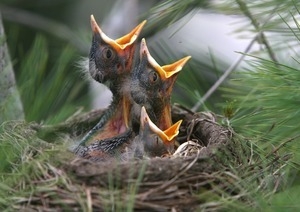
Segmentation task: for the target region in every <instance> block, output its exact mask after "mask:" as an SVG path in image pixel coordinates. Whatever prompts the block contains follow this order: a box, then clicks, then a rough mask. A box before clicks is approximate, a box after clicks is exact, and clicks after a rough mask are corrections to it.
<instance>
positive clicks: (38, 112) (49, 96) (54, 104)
mask: <svg viewBox="0 0 300 212" xmlns="http://www.w3.org/2000/svg"><path fill="white" fill-rule="evenodd" d="M49 54H50V51H49V50H48V45H47V41H46V39H45V38H44V37H42V36H37V37H36V39H35V41H34V43H33V45H32V47H31V49H30V50H29V52H28V53H27V54H26V55H24V58H22V60H21V61H20V66H19V67H20V70H19V73H20V74H19V77H18V84H19V90H20V93H21V97H22V101H23V105H24V110H25V115H26V120H27V121H45V122H46V123H58V122H60V121H63V120H65V119H66V118H67V117H69V116H70V115H71V114H73V113H74V112H75V111H76V110H77V107H79V106H87V104H86V103H85V102H87V101H86V100H87V99H88V95H86V94H84V93H85V92H86V91H85V90H86V88H85V83H83V82H82V81H81V82H80V80H81V79H80V77H81V76H80V73H79V71H78V70H77V67H75V62H74V60H75V59H76V56H75V51H74V50H73V49H72V48H71V47H70V46H66V47H65V48H64V49H63V50H62V52H61V53H59V54H58V55H56V62H55V63H54V66H53V67H49V64H48V63H49V57H50V55H49ZM81 96H82V97H81Z"/></svg>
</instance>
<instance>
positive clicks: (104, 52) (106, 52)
mask: <svg viewBox="0 0 300 212" xmlns="http://www.w3.org/2000/svg"><path fill="white" fill-rule="evenodd" d="M102 57H103V58H104V59H106V60H111V59H112V58H113V57H114V52H113V51H112V50H111V49H110V48H104V49H103V50H102Z"/></svg>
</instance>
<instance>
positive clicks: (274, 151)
mask: <svg viewBox="0 0 300 212" xmlns="http://www.w3.org/2000/svg"><path fill="white" fill-rule="evenodd" d="M299 137H300V134H298V135H295V136H294V137H292V138H289V139H287V140H286V141H284V142H282V143H281V144H279V145H278V146H277V147H276V148H275V149H273V150H272V151H271V152H270V153H268V154H267V155H266V158H268V157H270V156H271V155H273V154H275V153H276V152H278V150H279V149H281V148H282V147H283V146H284V145H286V144H287V143H289V142H291V141H293V140H295V139H297V138H299Z"/></svg>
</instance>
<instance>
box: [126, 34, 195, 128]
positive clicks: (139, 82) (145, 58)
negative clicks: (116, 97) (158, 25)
mask: <svg viewBox="0 0 300 212" xmlns="http://www.w3.org/2000/svg"><path fill="white" fill-rule="evenodd" d="M190 58H191V57H190V56H187V57H184V58H182V59H180V60H178V61H176V62H175V63H173V64H170V65H165V66H160V65H159V64H158V63H157V62H156V61H155V60H154V58H153V57H152V56H151V55H150V53H149V50H148V48H147V45H146V41H145V39H142V42H141V47H140V62H139V65H138V66H137V67H136V68H135V70H134V72H133V75H132V81H131V87H130V90H131V97H132V99H133V100H134V102H135V103H136V104H135V105H134V110H133V112H134V113H133V121H134V122H138V121H137V120H139V115H140V114H139V112H138V111H140V108H141V107H142V106H145V108H146V110H147V112H148V114H149V116H150V118H151V120H152V121H153V122H154V124H155V125H157V127H158V128H159V129H162V130H165V129H168V128H169V127H171V125H172V119H171V102H170V101H171V100H170V98H171V93H172V89H173V86H174V83H175V81H176V79H177V76H178V73H179V72H180V71H181V69H182V67H183V66H184V65H185V63H186V62H187V61H188V60H189V59H190Z"/></svg>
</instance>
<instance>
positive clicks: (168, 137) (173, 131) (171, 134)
mask: <svg viewBox="0 0 300 212" xmlns="http://www.w3.org/2000/svg"><path fill="white" fill-rule="evenodd" d="M181 122H182V120H180V121H178V122H176V123H175V124H173V125H172V126H171V127H169V128H168V129H166V130H164V131H162V130H161V129H159V128H158V127H157V126H156V125H155V124H154V123H153V122H152V121H151V119H150V118H149V116H148V114H147V111H146V109H145V107H142V110H141V125H142V127H144V126H145V124H148V125H149V127H150V129H151V130H152V132H154V133H155V134H157V135H158V136H159V137H160V139H161V140H162V141H163V143H164V144H165V145H166V146H168V145H170V144H171V143H173V140H174V138H175V137H176V136H177V135H178V134H179V127H180V125H181Z"/></svg>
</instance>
